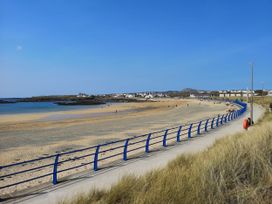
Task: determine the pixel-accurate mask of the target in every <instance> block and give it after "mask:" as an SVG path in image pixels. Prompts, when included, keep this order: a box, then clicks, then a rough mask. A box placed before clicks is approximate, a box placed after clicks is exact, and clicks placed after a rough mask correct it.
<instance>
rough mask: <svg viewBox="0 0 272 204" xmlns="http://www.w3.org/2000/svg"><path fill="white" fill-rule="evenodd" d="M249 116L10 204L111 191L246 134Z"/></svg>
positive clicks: (41, 203)
mask: <svg viewBox="0 0 272 204" xmlns="http://www.w3.org/2000/svg"><path fill="white" fill-rule="evenodd" d="M263 113H264V109H263V108H261V107H260V106H255V109H254V117H255V121H257V119H258V118H260V117H261V116H262V114H263ZM248 115H249V113H248V112H247V113H246V115H243V116H242V117H241V118H239V119H236V120H234V121H232V122H229V123H227V124H225V125H223V126H222V127H219V128H218V129H214V130H211V131H209V132H208V133H205V134H201V135H200V136H197V137H196V138H192V139H190V141H184V142H181V143H180V144H177V145H175V146H169V147H166V148H164V149H162V150H160V151H157V152H152V153H149V154H148V155H147V154H145V155H143V156H142V157H140V158H137V159H131V160H128V161H127V162H119V163H118V164H116V165H114V167H111V168H108V169H103V170H100V171H98V172H97V173H88V174H87V173H86V174H85V175H84V174H82V175H81V176H79V177H77V178H75V179H73V180H72V181H69V182H66V183H60V184H58V185H57V186H53V187H50V188H48V189H44V190H42V191H40V192H37V193H34V194H32V195H29V196H26V197H22V198H17V199H16V200H9V201H7V202H8V203H27V204H29V203H35V204H36V203H37V204H47V203H50V204H54V203H58V202H59V201H61V200H63V199H64V198H65V199H72V198H73V197H75V196H76V195H78V194H79V193H86V192H89V191H90V190H92V189H94V188H109V187H110V186H111V185H113V184H115V183H116V182H118V180H120V179H121V178H122V177H123V176H124V175H128V174H134V175H137V176H139V175H142V174H145V173H146V172H148V171H151V170H153V169H157V168H162V167H165V166H166V165H167V164H168V162H169V161H171V160H173V159H175V158H176V157H177V156H178V155H180V154H184V153H195V152H199V151H202V150H204V149H206V148H207V147H210V146H211V145H213V144H214V142H215V141H216V140H217V139H220V138H222V137H224V136H227V135H229V134H232V133H237V132H240V131H244V130H243V128H242V121H243V119H244V118H245V117H246V116H247V117H248Z"/></svg>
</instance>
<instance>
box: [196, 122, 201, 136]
mask: <svg viewBox="0 0 272 204" xmlns="http://www.w3.org/2000/svg"><path fill="white" fill-rule="evenodd" d="M201 124H202V120H201V121H200V122H199V124H198V127H197V134H198V135H200V128H201Z"/></svg>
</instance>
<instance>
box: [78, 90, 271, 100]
mask: <svg viewBox="0 0 272 204" xmlns="http://www.w3.org/2000/svg"><path fill="white" fill-rule="evenodd" d="M253 95H254V96H272V90H255V91H253ZM90 96H91V95H88V94H86V93H79V94H78V95H77V97H78V98H87V97H90ZM99 96H102V97H106V96H108V97H109V96H110V97H112V98H126V99H135V98H136V99H137V98H138V99H153V98H168V97H183V98H213V97H220V98H230V97H237V98H248V97H251V91H250V90H245V89H240V90H219V91H202V90H195V89H189V88H187V89H183V90H182V91H165V92H137V93H114V94H102V95H99Z"/></svg>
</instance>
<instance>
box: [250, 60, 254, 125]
mask: <svg viewBox="0 0 272 204" xmlns="http://www.w3.org/2000/svg"><path fill="white" fill-rule="evenodd" d="M250 67H251V103H250V119H251V124H250V125H253V69H254V68H253V63H251V66H250Z"/></svg>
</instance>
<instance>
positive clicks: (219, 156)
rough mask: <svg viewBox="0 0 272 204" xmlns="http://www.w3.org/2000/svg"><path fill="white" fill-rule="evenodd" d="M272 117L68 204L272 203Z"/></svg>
mask: <svg viewBox="0 0 272 204" xmlns="http://www.w3.org/2000/svg"><path fill="white" fill-rule="evenodd" d="M271 202H272V114H271V113H268V112H267V113H266V115H265V117H264V118H263V119H262V120H261V121H259V123H258V124H257V125H255V126H254V127H252V128H250V130H249V131H247V132H244V133H241V134H236V135H232V136H229V137H226V138H224V139H221V140H219V141H217V142H216V144H215V145H213V146H212V147H211V148H209V149H207V150H206V151H204V152H200V153H198V154H194V155H182V156H180V157H178V158H177V159H176V160H174V161H172V162H171V163H170V164H169V165H168V167H166V168H164V169H161V170H156V171H153V172H151V173H149V174H146V175H145V176H142V177H138V178H136V177H133V176H128V177H125V178H123V179H122V180H121V181H120V182H119V183H118V184H117V185H115V186H112V188H111V189H110V190H108V191H103V190H99V191H93V192H90V193H89V194H88V195H81V196H79V197H78V198H76V199H75V200H73V201H69V202H65V203H76V204H87V203H271Z"/></svg>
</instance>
